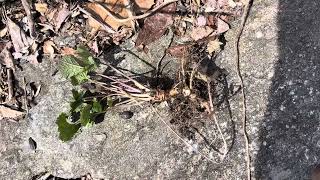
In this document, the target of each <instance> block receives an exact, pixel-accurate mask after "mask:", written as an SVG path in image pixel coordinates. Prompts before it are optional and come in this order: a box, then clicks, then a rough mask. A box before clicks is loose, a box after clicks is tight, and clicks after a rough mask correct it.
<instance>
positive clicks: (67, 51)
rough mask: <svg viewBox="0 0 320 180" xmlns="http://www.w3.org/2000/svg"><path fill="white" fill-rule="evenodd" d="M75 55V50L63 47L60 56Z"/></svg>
mask: <svg viewBox="0 0 320 180" xmlns="http://www.w3.org/2000/svg"><path fill="white" fill-rule="evenodd" d="M76 54H77V51H76V50H75V49H72V48H69V47H64V48H62V49H61V55H73V56H75V55H76Z"/></svg>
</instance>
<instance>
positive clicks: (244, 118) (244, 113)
mask: <svg viewBox="0 0 320 180" xmlns="http://www.w3.org/2000/svg"><path fill="white" fill-rule="evenodd" d="M246 2H247V3H246V4H245V7H244V13H243V15H242V18H241V24H240V29H239V31H238V34H237V36H236V41H235V48H236V50H235V51H236V53H235V60H236V64H237V76H238V79H239V81H240V86H241V96H242V100H241V101H242V131H243V138H244V140H245V150H246V171H247V180H251V170H250V167H251V159H250V150H249V143H250V142H249V137H248V133H247V129H246V124H247V107H246V95H245V92H244V85H243V77H242V74H241V68H240V49H239V46H240V39H241V35H242V33H243V30H244V26H245V24H246V22H247V19H248V16H249V12H250V8H251V5H252V3H253V0H246Z"/></svg>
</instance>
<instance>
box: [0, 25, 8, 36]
mask: <svg viewBox="0 0 320 180" xmlns="http://www.w3.org/2000/svg"><path fill="white" fill-rule="evenodd" d="M7 32H8V28H7V27H5V28H3V29H1V30H0V37H1V38H2V37H4V36H5V35H6V34H7Z"/></svg>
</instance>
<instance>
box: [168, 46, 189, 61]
mask: <svg viewBox="0 0 320 180" xmlns="http://www.w3.org/2000/svg"><path fill="white" fill-rule="evenodd" d="M190 48H191V45H189V44H188V45H185V44H182V45H177V46H171V47H169V48H168V49H167V50H166V52H167V53H169V54H170V55H171V56H173V57H176V58H182V57H187V56H188V55H189V52H190Z"/></svg>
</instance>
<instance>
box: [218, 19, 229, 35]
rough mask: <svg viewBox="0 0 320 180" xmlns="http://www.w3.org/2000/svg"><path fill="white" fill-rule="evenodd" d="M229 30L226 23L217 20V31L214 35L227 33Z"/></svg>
mask: <svg viewBox="0 0 320 180" xmlns="http://www.w3.org/2000/svg"><path fill="white" fill-rule="evenodd" d="M229 29H230V27H229V24H228V23H226V22H225V21H224V20H222V19H220V18H217V30H216V32H215V33H216V34H222V33H224V32H227V31H228V30H229Z"/></svg>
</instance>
